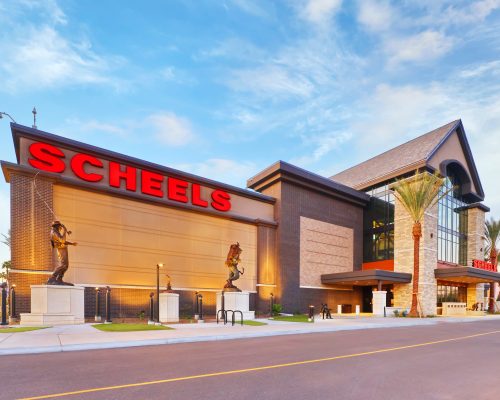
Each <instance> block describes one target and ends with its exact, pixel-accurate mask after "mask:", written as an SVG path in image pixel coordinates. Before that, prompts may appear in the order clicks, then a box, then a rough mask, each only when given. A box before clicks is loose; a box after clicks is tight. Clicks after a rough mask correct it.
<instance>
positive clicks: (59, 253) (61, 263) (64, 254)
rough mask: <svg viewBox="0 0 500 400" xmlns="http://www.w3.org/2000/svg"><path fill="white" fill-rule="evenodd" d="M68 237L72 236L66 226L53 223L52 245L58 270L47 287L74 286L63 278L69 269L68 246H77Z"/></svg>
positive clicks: (56, 269) (51, 232)
mask: <svg viewBox="0 0 500 400" xmlns="http://www.w3.org/2000/svg"><path fill="white" fill-rule="evenodd" d="M67 235H71V231H68V229H67V228H66V226H64V224H62V223H61V222H60V221H54V222H53V223H52V229H51V230H50V243H51V245H52V248H53V249H54V258H55V259H56V268H55V270H54V272H53V273H52V276H51V277H50V278H49V280H48V281H47V285H66V286H74V285H73V284H72V283H69V282H64V281H63V277H64V274H65V273H66V271H67V270H68V268H69V258H68V246H76V245H77V243H76V242H68V241H67V240H66V238H67Z"/></svg>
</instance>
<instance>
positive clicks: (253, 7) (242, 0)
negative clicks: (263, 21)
mask: <svg viewBox="0 0 500 400" xmlns="http://www.w3.org/2000/svg"><path fill="white" fill-rule="evenodd" d="M231 3H232V4H233V5H235V6H236V7H238V8H239V9H240V10H242V11H244V12H246V13H247V14H250V15H254V16H256V17H266V16H267V13H266V11H265V10H264V9H263V8H262V7H260V6H259V5H258V4H257V3H256V2H254V1H252V0H231Z"/></svg>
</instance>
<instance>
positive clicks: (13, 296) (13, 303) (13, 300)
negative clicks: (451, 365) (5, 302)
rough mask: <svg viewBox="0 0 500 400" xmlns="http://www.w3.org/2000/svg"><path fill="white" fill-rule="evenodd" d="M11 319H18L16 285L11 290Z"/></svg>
mask: <svg viewBox="0 0 500 400" xmlns="http://www.w3.org/2000/svg"><path fill="white" fill-rule="evenodd" d="M10 317H11V318H16V285H15V284H14V285H12V288H11V289H10Z"/></svg>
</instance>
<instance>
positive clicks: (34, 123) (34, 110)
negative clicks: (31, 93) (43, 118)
mask: <svg viewBox="0 0 500 400" xmlns="http://www.w3.org/2000/svg"><path fill="white" fill-rule="evenodd" d="M31 112H32V113H33V126H32V128H33V129H37V127H36V108H35V107H33V111H31Z"/></svg>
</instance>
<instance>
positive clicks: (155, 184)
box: [141, 170, 163, 197]
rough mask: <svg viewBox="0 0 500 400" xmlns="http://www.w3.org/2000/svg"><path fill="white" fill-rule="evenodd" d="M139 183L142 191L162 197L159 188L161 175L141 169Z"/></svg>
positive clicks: (161, 181) (161, 180)
mask: <svg viewBox="0 0 500 400" xmlns="http://www.w3.org/2000/svg"><path fill="white" fill-rule="evenodd" d="M141 183H142V188H141V189H142V193H144V194H149V195H151V196H156V197H163V190H162V188H161V187H162V183H163V175H160V174H157V173H155V172H150V171H146V170H142V173H141Z"/></svg>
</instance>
